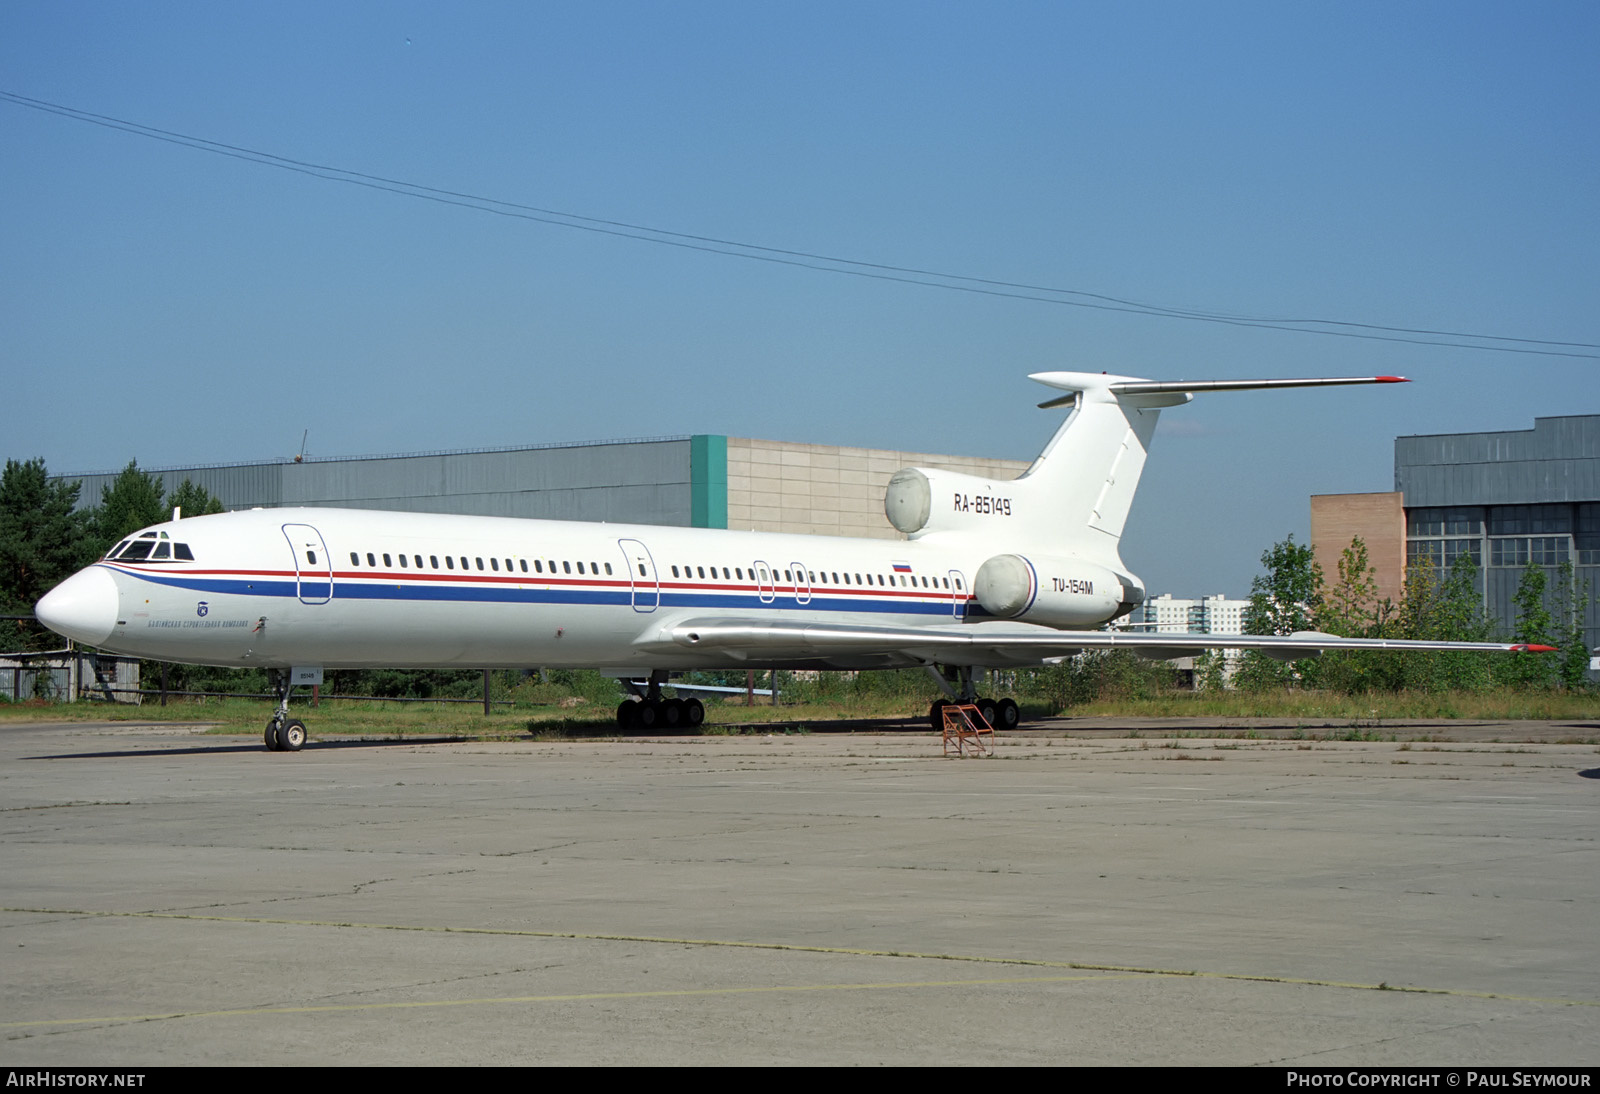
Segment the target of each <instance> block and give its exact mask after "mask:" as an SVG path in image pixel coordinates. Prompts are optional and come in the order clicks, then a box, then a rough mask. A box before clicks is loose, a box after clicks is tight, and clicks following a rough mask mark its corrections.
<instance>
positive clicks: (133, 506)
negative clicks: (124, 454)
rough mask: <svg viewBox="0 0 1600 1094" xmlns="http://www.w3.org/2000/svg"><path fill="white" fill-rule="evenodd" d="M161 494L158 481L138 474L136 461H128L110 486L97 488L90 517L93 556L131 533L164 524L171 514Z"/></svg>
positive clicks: (101, 552)
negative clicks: (97, 499)
mask: <svg viewBox="0 0 1600 1094" xmlns="http://www.w3.org/2000/svg"><path fill="white" fill-rule="evenodd" d="M162 493H163V491H162V488H161V480H160V479H158V478H156V477H155V476H154V475H151V474H147V473H146V472H144V471H140V470H139V461H138V460H129V461H128V466H127V467H124V468H123V469H122V473H121V474H119V475H118V476H117V477H116V479H115V480H113V481H112V482H111V484H110V485H109V486H103V487H101V488H100V507H99V508H98V509H96V510H94V516H93V522H94V540H95V544H96V546H97V548H98V550H97V551H96V552H95V554H97V555H101V554H104V553H105V552H106V551H108V550H110V549H111V548H112V547H114V546H116V543H117V540H119V539H121V538H122V537H123V536H126V535H127V534H128V533H130V532H137V531H138V530H139V529H140V528H147V527H149V526H150V525H152V524H160V523H161V522H162V521H164V520H166V519H167V517H168V516H170V515H171V512H172V510H170V509H167V508H166V507H165V506H164V505H163V504H162V496H161V495H162Z"/></svg>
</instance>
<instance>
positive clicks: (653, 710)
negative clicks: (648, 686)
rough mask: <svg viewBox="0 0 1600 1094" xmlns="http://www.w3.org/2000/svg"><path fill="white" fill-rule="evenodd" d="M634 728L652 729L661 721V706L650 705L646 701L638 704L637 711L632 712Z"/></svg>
mask: <svg viewBox="0 0 1600 1094" xmlns="http://www.w3.org/2000/svg"><path fill="white" fill-rule="evenodd" d="M633 714H634V722H633V725H634V728H636V729H654V728H655V727H656V724H657V723H658V722H660V721H661V704H660V703H652V702H651V701H649V700H648V699H647V700H645V701H644V702H642V703H640V704H639V709H638V710H636V711H634V712H633Z"/></svg>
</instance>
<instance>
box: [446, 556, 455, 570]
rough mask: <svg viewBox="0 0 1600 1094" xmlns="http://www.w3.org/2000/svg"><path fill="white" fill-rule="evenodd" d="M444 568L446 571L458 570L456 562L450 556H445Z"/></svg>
mask: <svg viewBox="0 0 1600 1094" xmlns="http://www.w3.org/2000/svg"><path fill="white" fill-rule="evenodd" d="M444 568H445V569H446V570H454V569H455V568H456V560H455V559H453V558H451V557H450V556H449V555H445V556H444Z"/></svg>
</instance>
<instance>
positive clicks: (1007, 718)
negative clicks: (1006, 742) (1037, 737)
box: [994, 699, 1022, 732]
mask: <svg viewBox="0 0 1600 1094" xmlns="http://www.w3.org/2000/svg"><path fill="white" fill-rule="evenodd" d="M994 717H995V722H994V728H995V729H996V730H998V731H1002V732H1003V731H1005V730H1008V729H1016V728H1017V727H1018V726H1019V725H1021V724H1022V711H1020V710H1018V709H1017V701H1016V700H1015V699H1002V700H1000V702H998V703H997V704H995V708H994Z"/></svg>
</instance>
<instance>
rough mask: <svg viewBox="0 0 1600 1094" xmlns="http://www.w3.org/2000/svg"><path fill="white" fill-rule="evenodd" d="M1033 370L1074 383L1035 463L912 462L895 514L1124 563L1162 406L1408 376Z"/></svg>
mask: <svg viewBox="0 0 1600 1094" xmlns="http://www.w3.org/2000/svg"><path fill="white" fill-rule="evenodd" d="M1029 379H1031V380H1037V381H1038V382H1039V383H1041V384H1044V385H1045V386H1047V387H1053V388H1058V389H1059V390H1061V391H1065V392H1067V393H1068V394H1066V395H1063V396H1060V397H1058V398H1054V399H1050V400H1047V401H1046V402H1043V403H1040V404H1039V405H1040V407H1043V408H1054V407H1070V408H1071V413H1069V414H1068V415H1067V420H1066V421H1064V422H1062V423H1061V428H1059V429H1057V430H1056V433H1055V436H1053V437H1051V438H1050V443H1049V444H1047V445H1046V446H1045V449H1044V451H1043V452H1041V453H1040V454H1039V458H1038V459H1036V460H1034V461H1033V466H1032V467H1029V468H1028V470H1027V471H1025V472H1023V474H1022V475H1021V477H1019V478H1017V479H1015V480H1012V481H1010V482H1003V481H1001V482H997V481H991V480H986V479H980V478H978V477H976V476H972V475H962V474H956V473H954V472H949V471H938V470H934V469H931V468H920V467H919V468H907V469H905V470H903V471H901V472H899V473H898V474H896V475H895V476H894V478H892V479H890V480H889V489H888V491H887V492H886V494H885V496H884V510H885V512H886V514H887V515H888V517H889V522H890V523H891V524H893V525H894V526H895V527H896V528H897V529H899V530H900V531H902V532H904V533H906V534H907V535H908V536H910V537H911V538H912V539H920V538H922V537H924V536H942V535H959V536H970V535H980V536H983V537H985V538H986V539H992V538H993V537H994V536H995V535H996V534H997V533H1000V532H1001V531H1002V529H1003V534H1004V536H1005V538H1006V539H1007V540H1008V541H1010V542H1013V543H1015V544H1016V545H1017V546H1018V547H1020V548H1025V549H1029V550H1037V551H1045V552H1050V553H1052V554H1056V555H1070V556H1071V557H1073V558H1075V559H1079V560H1082V561H1084V562H1093V563H1098V564H1100V565H1103V566H1107V567H1109V568H1112V569H1120V568H1121V567H1122V559H1121V556H1120V554H1119V552H1118V545H1119V544H1120V542H1121V540H1122V529H1123V527H1124V526H1125V525H1126V524H1127V522H1128V511H1129V509H1130V508H1132V506H1133V496H1134V493H1135V492H1136V491H1137V490H1138V489H1139V476H1140V475H1142V474H1143V473H1144V462H1145V458H1146V457H1147V456H1148V455H1149V452H1150V442H1151V440H1152V439H1153V438H1154V437H1155V432H1156V421H1157V419H1159V418H1160V417H1161V411H1162V410H1164V409H1166V408H1167V407H1172V406H1182V405H1183V404H1184V403H1187V402H1188V401H1189V400H1190V399H1192V398H1194V396H1195V394H1196V393H1197V392H1202V391H1258V390H1264V389H1268V388H1281V387H1332V386H1338V385H1344V384H1393V383H1404V382H1405V380H1404V378H1403V377H1399V376H1364V377H1337V378H1332V379H1315V380H1313V379H1295V380H1192V381H1191V380H1178V381H1160V380H1144V379H1140V378H1138V377H1135V376H1112V375H1109V374H1107V373H1103V372H1038V373H1034V374H1033V375H1032V376H1030V377H1029Z"/></svg>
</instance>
